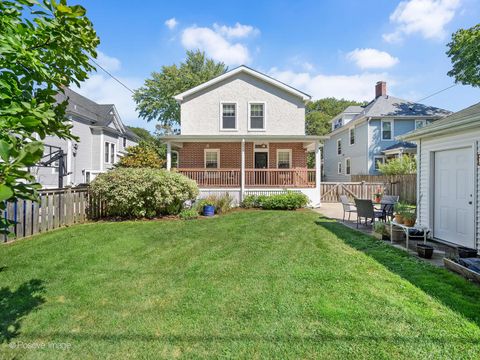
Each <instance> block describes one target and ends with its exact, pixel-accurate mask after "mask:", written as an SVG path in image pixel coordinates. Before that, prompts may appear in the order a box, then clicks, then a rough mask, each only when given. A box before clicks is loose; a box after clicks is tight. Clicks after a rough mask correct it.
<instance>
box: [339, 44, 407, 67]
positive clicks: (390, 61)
mask: <svg viewBox="0 0 480 360" xmlns="http://www.w3.org/2000/svg"><path fill="white" fill-rule="evenodd" d="M347 59H348V60H350V61H353V62H354V63H355V64H356V65H357V66H358V67H359V68H360V69H387V68H390V67H392V66H394V65H396V64H397V63H398V61H399V60H398V58H396V57H393V56H392V55H390V54H389V53H387V52H385V51H380V50H377V49H369V48H367V49H355V50H353V51H351V52H349V53H348V54H347Z"/></svg>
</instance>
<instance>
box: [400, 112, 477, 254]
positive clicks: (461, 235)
mask: <svg viewBox="0 0 480 360" xmlns="http://www.w3.org/2000/svg"><path fill="white" fill-rule="evenodd" d="M401 138H402V140H404V141H415V142H416V144H417V147H418V156H417V161H418V167H417V178H418V179H417V224H419V225H422V226H426V227H428V228H429V229H431V231H432V235H433V237H434V238H435V239H438V240H443V241H447V242H449V243H453V244H457V245H462V246H467V247H470V248H476V249H477V250H478V249H479V248H480V216H479V215H480V169H479V166H480V153H479V146H480V103H478V104H476V105H473V106H470V107H469V108H466V109H464V110H462V111H459V112H457V113H454V114H452V115H450V116H448V117H446V118H444V119H442V120H439V121H436V122H435V123H433V124H431V125H428V126H426V127H425V128H422V129H419V130H417V131H414V132H412V133H409V134H406V135H404V136H402V137H401Z"/></svg>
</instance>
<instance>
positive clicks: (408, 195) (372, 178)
mask: <svg viewBox="0 0 480 360" xmlns="http://www.w3.org/2000/svg"><path fill="white" fill-rule="evenodd" d="M352 181H365V182H374V183H382V184H384V186H385V189H386V191H387V192H388V194H391V195H398V196H400V201H404V202H407V203H409V204H416V203H417V175H416V174H408V175H353V176H352Z"/></svg>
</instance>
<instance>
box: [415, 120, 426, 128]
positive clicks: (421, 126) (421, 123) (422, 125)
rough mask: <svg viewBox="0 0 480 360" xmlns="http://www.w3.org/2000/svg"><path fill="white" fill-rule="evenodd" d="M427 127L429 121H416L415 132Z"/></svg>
mask: <svg viewBox="0 0 480 360" xmlns="http://www.w3.org/2000/svg"><path fill="white" fill-rule="evenodd" d="M425 125H427V120H415V130H417V129H421V128H423V127H424V126H425Z"/></svg>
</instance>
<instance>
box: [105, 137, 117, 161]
mask: <svg viewBox="0 0 480 360" xmlns="http://www.w3.org/2000/svg"><path fill="white" fill-rule="evenodd" d="M104 151H105V153H104V156H105V159H104V160H105V162H106V163H107V164H114V163H115V144H114V143H111V142H108V141H105V150H104Z"/></svg>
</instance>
